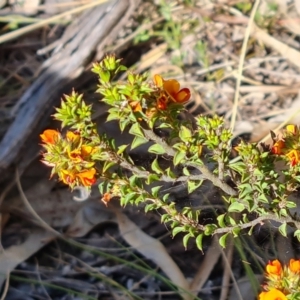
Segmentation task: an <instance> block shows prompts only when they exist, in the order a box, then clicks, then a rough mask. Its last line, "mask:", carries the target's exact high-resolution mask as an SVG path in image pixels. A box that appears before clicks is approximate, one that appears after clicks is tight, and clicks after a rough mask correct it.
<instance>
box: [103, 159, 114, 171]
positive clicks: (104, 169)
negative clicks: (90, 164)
mask: <svg viewBox="0 0 300 300" xmlns="http://www.w3.org/2000/svg"><path fill="white" fill-rule="evenodd" d="M115 164H116V163H115V162H112V161H110V162H109V161H106V162H105V163H104V165H103V172H106V171H107V170H108V169H109V168H110V167H112V166H114V165H115Z"/></svg>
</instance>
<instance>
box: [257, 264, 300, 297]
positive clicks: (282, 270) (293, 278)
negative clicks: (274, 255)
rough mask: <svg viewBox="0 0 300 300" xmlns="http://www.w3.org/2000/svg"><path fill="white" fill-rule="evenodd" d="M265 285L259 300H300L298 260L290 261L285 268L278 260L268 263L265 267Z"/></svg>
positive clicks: (299, 267) (299, 268) (299, 265)
mask: <svg viewBox="0 0 300 300" xmlns="http://www.w3.org/2000/svg"><path fill="white" fill-rule="evenodd" d="M266 278H267V283H265V284H264V285H263V288H264V290H265V291H263V292H261V293H260V295H259V300H288V299H289V300H291V299H300V260H295V259H291V260H290V262H289V264H288V265H287V266H282V265H281V263H280V261H279V260H277V259H276V260H273V261H270V262H269V263H268V264H267V266H266Z"/></svg>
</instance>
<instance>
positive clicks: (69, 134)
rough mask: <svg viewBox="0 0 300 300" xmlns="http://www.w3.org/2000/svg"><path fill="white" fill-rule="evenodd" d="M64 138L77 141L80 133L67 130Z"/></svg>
mask: <svg viewBox="0 0 300 300" xmlns="http://www.w3.org/2000/svg"><path fill="white" fill-rule="evenodd" d="M66 139H67V140H68V141H69V142H73V143H74V142H79V140H80V134H79V133H74V132H73V131H68V132H67V134H66Z"/></svg>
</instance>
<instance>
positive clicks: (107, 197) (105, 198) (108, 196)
mask: <svg viewBox="0 0 300 300" xmlns="http://www.w3.org/2000/svg"><path fill="white" fill-rule="evenodd" d="M111 199H112V195H111V194H110V193H105V194H103V197H102V198H101V201H102V202H103V203H104V204H105V206H107V204H108V203H109V202H110V200H111Z"/></svg>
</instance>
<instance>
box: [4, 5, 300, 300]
mask: <svg viewBox="0 0 300 300" xmlns="http://www.w3.org/2000/svg"><path fill="white" fill-rule="evenodd" d="M194 2H195V4H194V5H184V1H172V2H171V1H170V2H168V3H170V6H168V5H165V6H163V5H160V4H159V1H154V3H150V2H147V1H142V3H141V5H140V6H139V7H138V8H137V9H136V10H135V12H134V14H133V15H132V17H131V19H130V20H129V21H128V22H127V23H126V25H124V26H123V28H122V30H121V31H120V33H119V35H118V37H117V38H116V39H115V40H114V41H112V42H111V45H110V46H108V48H107V51H110V49H117V50H116V51H119V55H120V56H121V57H123V58H124V61H125V62H126V63H127V65H128V66H134V67H135V69H136V70H138V71H139V72H142V71H149V72H150V74H156V73H160V74H162V75H164V76H166V77H172V78H176V79H178V80H180V82H181V83H182V84H183V85H186V86H188V87H189V88H191V90H192V91H193V101H192V102H191V103H189V104H188V108H189V110H190V111H191V112H192V113H194V114H198V113H203V114H212V113H217V114H219V115H223V116H224V117H225V118H226V120H227V122H228V125H229V124H230V121H231V118H232V115H233V113H232V109H233V103H234V102H233V100H234V93H235V91H236V81H237V79H238V78H239V80H240V82H241V83H240V90H239V91H240V93H239V99H238V106H237V114H236V120H235V128H234V131H235V136H236V137H239V136H241V135H248V136H249V139H250V140H251V141H259V140H261V139H263V138H264V137H265V136H267V135H268V134H269V131H270V130H273V129H274V128H280V127H281V126H283V124H284V123H286V122H289V123H297V124H298V123H299V119H300V117H299V112H300V104H299V87H300V77H299V62H300V44H299V43H300V42H299V37H298V32H299V30H298V28H299V24H298V21H297V20H298V18H299V1H297V0H295V1H272V4H273V6H272V7H271V6H270V2H268V1H264V0H261V1H260V3H259V5H258V9H257V13H256V15H255V18H254V23H253V24H252V26H251V28H250V35H249V40H248V43H247V47H246V52H245V59H244V61H243V65H242V74H239V72H238V67H239V61H240V57H241V49H242V44H243V41H244V37H245V32H246V30H247V26H248V24H249V18H250V13H251V7H252V6H251V5H250V7H249V6H246V5H245V4H244V6H242V4H240V3H247V2H240V1H221V0H220V1H194ZM28 3H29V2H25V5H27V4H28ZM129 3H131V1H129ZM31 4H32V5H36V7H33V8H32V7H31V8H30V9H29V8H28V7H27V8H25V7H23V8H22V7H20V6H18V7H15V9H16V12H17V13H20V12H21V13H22V12H23V13H25V12H27V13H28V12H29V13H30V14H31V17H32V15H33V17H34V18H38V19H43V18H46V17H49V15H50V16H53V15H54V14H58V13H63V12H66V11H67V10H68V9H69V6H68V5H66V6H65V7H64V5H60V4H62V3H58V4H57V5H58V7H60V10H59V11H56V10H47V9H46V6H47V1H46V3H45V4H44V6H41V4H40V3H38V2H37V1H36V2H32V3H31ZM71 4H73V5H74V6H75V7H76V6H77V5H78V3H75V2H70V5H71ZM84 4H86V2H85V3H84ZM171 4H172V5H171ZM13 9H14V6H13V5H12V6H11V7H8V6H3V7H2V8H1V10H0V13H2V14H6V15H9V14H12V13H13ZM2 14H0V15H2ZM51 14H52V15H51ZM170 16H172V18H173V20H174V22H175V24H180V26H179V27H180V32H179V33H178V32H177V34H180V39H178V40H176V38H177V36H176V35H175V38H174V36H173V37H172V35H174V34H175V33H174V32H172V31H171V29H170V28H169V27H168V22H169V21H170V19H169V18H170ZM141 20H144V23H143V24H140V23H141ZM68 22H71V23H72V19H71V18H70V19H69V20H68ZM8 25H9V26H8ZM13 25H14V24H12V23H6V26H2V27H1V32H2V33H7V32H9V30H11V28H13V27H12V26H13ZM17 26H20V27H22V22H20V24H19V23H18V24H17ZM67 27H68V25H66V24H62V23H60V22H57V23H56V24H49V25H45V26H43V27H41V28H39V29H36V30H35V31H32V32H29V33H27V34H26V35H23V36H19V37H18V39H17V40H14V41H10V42H7V43H5V44H3V45H1V53H2V54H1V58H0V59H1V66H3V68H1V70H0V76H1V77H0V79H1V82H0V84H1V94H0V117H1V126H0V128H1V129H0V136H1V137H3V136H4V135H5V133H6V131H7V129H8V128H9V127H10V125H11V124H12V122H13V120H14V115H13V114H12V111H13V109H14V107H15V105H16V104H17V102H18V99H19V98H20V97H21V96H22V95H23V94H24V93H25V92H26V90H27V89H28V87H29V86H30V85H31V84H32V83H34V81H35V80H36V79H37V78H38V76H39V75H38V74H39V72H38V69H39V67H40V66H41V64H42V63H43V62H45V61H47V59H48V58H49V57H51V55H52V53H54V52H55V45H56V43H57V41H59V39H60V37H61V36H62V33H63V32H64V30H66V28H67ZM172 39H173V40H172ZM176 42H177V44H176ZM114 47H115V48H114ZM41 49H43V51H40V52H39V53H43V54H42V55H37V51H38V50H41ZM99 55H101V54H99ZM96 57H97V55H96ZM87 70H88V67H87ZM239 76H240V77H239ZM89 78H91V77H89ZM91 81H92V80H91ZM76 84H78V85H75V82H74V86H75V87H76V88H77V86H78V89H79V90H82V91H84V93H85V97H86V98H87V99H88V100H90V101H91V102H93V101H95V96H94V95H93V94H92V93H91V92H90V91H92V90H93V89H94V85H95V82H90V83H87V81H85V82H84V84H80V83H76ZM104 112H105V108H104V107H103V106H102V105H101V104H97V105H96V115H97V118H98V119H97V122H99V124H102V125H101V126H100V127H101V129H102V130H106V131H107V132H108V134H111V135H113V136H115V135H116V134H119V133H118V131H117V129H116V128H115V127H113V125H107V124H103V119H104V117H105V114H104ZM49 122H50V118H49ZM35 134H37V133H35ZM120 137H121V138H122V139H126V138H128V137H126V136H120ZM39 166H40V165H39V161H38V159H34V158H33V159H32V163H31V164H30V165H29V167H27V168H26V170H25V171H24V173H23V175H22V177H21V179H22V184H23V185H24V189H25V194H26V195H27V197H28V201H29V203H30V205H31V207H32V208H33V209H34V211H35V212H36V213H37V214H38V216H40V217H41V218H42V219H43V220H44V221H45V222H46V223H47V224H48V225H49V226H51V227H54V228H55V230H57V231H58V233H59V234H60V237H59V238H58V239H57V238H56V239H55V240H54V241H51V240H53V239H54V236H53V233H51V232H49V231H47V230H46V229H41V228H39V227H37V225H36V224H37V223H38V222H37V221H34V218H33V217H32V215H30V212H29V211H26V205H25V206H24V203H23V202H22V200H21V198H20V197H19V196H18V195H17V192H16V188H13V189H12V191H11V192H10V194H9V195H8V196H6V197H5V200H4V202H3V203H2V205H1V211H2V218H1V220H2V221H3V220H4V219H5V218H6V221H5V222H4V223H3V225H2V234H1V242H2V247H3V250H2V252H1V255H0V270H1V274H5V276H3V277H2V283H3V282H4V279H5V278H9V281H7V282H6V283H8V284H7V285H6V286H5V285H4V288H3V291H2V292H3V293H4V296H5V299H20V297H22V299H180V298H181V297H183V298H186V299H188V297H189V293H187V292H190V293H198V292H199V291H200V293H199V297H200V298H201V299H211V300H213V299H220V298H219V297H222V298H221V299H225V298H226V297H227V294H228V293H230V299H238V297H240V296H242V299H246V300H247V299H249V300H251V299H254V298H255V296H254V294H251V293H249V290H251V285H250V280H249V279H248V278H249V274H248V276H247V277H245V271H244V268H243V265H244V264H249V265H251V267H252V269H253V271H254V273H256V274H262V263H260V261H261V260H262V261H264V262H265V261H267V260H268V259H272V258H274V257H280V259H281V260H283V261H285V260H288V259H289V257H291V256H292V255H294V257H295V256H297V255H299V250H300V249H299V247H298V246H297V244H295V243H294V240H293V238H292V237H291V236H289V238H288V239H286V240H285V243H283V242H282V240H281V239H280V238H279V237H278V238H277V235H276V234H275V233H274V232H273V231H272V226H269V227H268V226H264V227H259V228H256V229H255V230H254V231H255V234H254V238H253V239H250V238H249V237H244V239H245V253H244V254H245V255H246V261H244V260H243V261H242V259H241V258H240V257H241V256H238V255H239V254H238V251H237V250H236V248H235V247H233V248H232V251H233V253H231V254H230V253H227V254H226V253H223V254H222V251H223V250H220V249H219V248H218V247H217V246H216V245H215V244H214V241H211V240H206V241H205V247H204V255H202V253H200V252H199V251H197V250H196V247H195V245H194V244H193V243H192V242H191V241H190V242H189V244H188V248H187V250H185V249H184V247H183V246H182V241H181V237H180V235H179V236H178V237H177V236H176V238H174V239H172V238H171V236H170V232H169V230H168V228H165V227H164V226H163V225H161V224H160V220H159V216H158V215H157V214H150V215H146V216H145V215H144V213H143V212H142V208H141V209H140V212H139V213H137V212H136V208H126V209H125V210H124V211H122V212H118V213H117V215H115V214H114V212H113V211H108V210H106V208H104V207H103V206H102V205H101V204H100V203H99V196H97V194H96V193H95V194H94V196H93V197H92V199H90V200H88V201H87V202H83V203H78V202H75V201H74V200H73V198H72V197H73V196H74V195H72V194H70V192H69V191H68V190H67V189H65V188H63V187H61V186H60V185H59V184H56V185H55V186H54V187H53V186H51V183H50V182H49V181H48V183H46V184H44V183H42V184H41V182H40V183H38V180H37V179H41V178H42V179H44V180H47V176H48V175H47V174H45V172H44V171H40V170H39ZM37 170H38V171H37ZM10 180H13V179H12V178H11V179H10ZM7 184H8V183H7V181H2V186H1V188H3V189H4V188H5V186H6V185H7ZM34 186H37V187H41V186H42V193H41V191H38V190H39V189H38V188H34ZM177 201H178V202H179V203H180V201H182V202H181V203H180V204H179V205H184V202H185V201H186V202H189V203H193V205H194V206H195V207H196V206H199V207H204V206H205V207H209V206H210V205H211V206H212V205H213V206H215V207H216V206H217V205H222V203H221V202H220V195H218V193H216V191H211V188H210V186H209V185H204V188H203V189H202V190H200V191H197V192H195V193H193V194H192V195H190V196H187V195H185V194H181V197H180V194H179V197H178V199H177ZM7 216H10V217H9V219H7ZM205 217H207V218H210V217H211V210H210V209H209V208H208V209H207V215H206V216H205ZM205 217H204V221H205ZM128 218H129V219H128ZM122 220H123V221H122ZM124 220H125V221H124ZM126 220H128V221H126ZM121 221H122V222H125V223H120V222H121ZM132 221H134V223H133V222H132ZM118 224H119V226H120V224H123V225H124V224H127V225H128V226H129V227H128V228H132V230H133V232H134V233H135V234H137V237H136V238H135V239H132V238H133V232H131V233H130V235H129V237H128V236H127V237H126V234H125V231H126V230H125V229H126V228H127V227H126V226H127V225H126V226H123V227H122V226H121V227H120V228H119V229H118ZM266 225H267V224H266ZM130 226H132V227H130ZM137 232H138V233H137ZM270 236H272V237H273V238H270ZM143 238H145V239H147V240H149V241H152V242H151V243H150V245H151V244H152V245H151V247H150V246H149V248H147V249H146V250H147V252H145V251H142V249H143V247H142V248H140V246H141V245H140V244H139V243H140V242H141V240H142V239H143ZM159 240H160V241H159ZM157 245H159V246H157ZM247 245H256V247H257V245H260V249H259V251H260V252H259V251H257V253H259V254H257V257H256V253H254V252H253V251H252V250H251V247H248V248H247ZM283 245H284V246H285V247H284V249H283V248H282V246H283ZM157 247H158V248H157ZM254 247H255V246H253V248H252V249H254ZM41 248H42V249H41ZM139 248H140V249H139ZM40 249H41V250H40ZM157 249H160V250H159V251H157ZM247 249H248V250H247ZM35 252H37V254H34V253H35ZM160 257H165V259H164V258H163V259H162V260H163V261H162V262H160ZM236 257H238V258H237V259H235V258H236ZM166 261H169V263H167V265H165V264H164V263H165V262H166ZM171 265H172V266H173V267H172V268H171ZM16 267H17V268H16ZM168 267H169V268H168ZM15 268H16V269H15ZM9 273H10V276H7V275H9ZM254 273H253V278H252V279H254V277H255V276H256V275H255V274H254ZM233 277H234V278H235V279H233ZM245 278H246V279H245ZM243 279H244V281H243ZM257 281H259V279H257ZM234 282H235V284H234ZM174 285H177V287H175V286H174ZM222 285H223V287H224V289H223V292H221V290H222ZM232 286H235V287H234V288H232ZM178 287H182V288H184V289H185V290H186V291H185V292H184V291H183V292H182V293H180V292H178V291H177V289H178ZM238 295H240V296H238Z"/></svg>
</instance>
